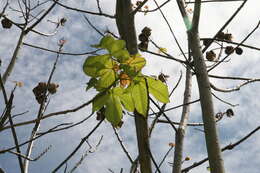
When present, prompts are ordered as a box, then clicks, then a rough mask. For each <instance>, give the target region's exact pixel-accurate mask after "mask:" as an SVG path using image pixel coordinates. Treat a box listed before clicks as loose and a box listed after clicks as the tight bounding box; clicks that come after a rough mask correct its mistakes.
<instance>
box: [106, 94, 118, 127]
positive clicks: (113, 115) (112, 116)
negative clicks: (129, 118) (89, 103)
mask: <svg viewBox="0 0 260 173" xmlns="http://www.w3.org/2000/svg"><path fill="white" fill-rule="evenodd" d="M105 106H106V111H105V116H106V119H107V120H108V121H109V122H110V123H111V124H112V125H113V126H117V125H118V124H119V123H120V121H121V119H122V106H121V103H120V98H119V96H118V95H117V94H114V92H113V90H112V91H110V92H109V95H108V99H107V102H106V104H105Z"/></svg>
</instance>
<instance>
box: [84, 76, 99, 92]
mask: <svg viewBox="0 0 260 173" xmlns="http://www.w3.org/2000/svg"><path fill="white" fill-rule="evenodd" d="M97 81H98V80H97V79H96V78H91V79H90V80H89V81H88V83H87V87H86V91H88V90H89V89H90V88H92V87H95V86H96V84H97Z"/></svg>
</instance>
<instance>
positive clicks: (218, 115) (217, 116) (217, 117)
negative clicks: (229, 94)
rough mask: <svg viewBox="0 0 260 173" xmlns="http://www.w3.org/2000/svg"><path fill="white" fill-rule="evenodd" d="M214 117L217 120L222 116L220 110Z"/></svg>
mask: <svg viewBox="0 0 260 173" xmlns="http://www.w3.org/2000/svg"><path fill="white" fill-rule="evenodd" d="M215 118H216V119H217V120H220V119H221V118H223V113H222V112H218V113H217V114H216V115H215Z"/></svg>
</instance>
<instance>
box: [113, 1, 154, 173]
mask: <svg viewBox="0 0 260 173" xmlns="http://www.w3.org/2000/svg"><path fill="white" fill-rule="evenodd" d="M131 12H132V8H131V0H117V3H116V24H117V28H118V32H119V34H120V37H121V39H123V40H125V41H126V47H127V50H128V51H129V53H130V54H132V55H134V54H136V53H138V48H137V39H136V31H135V23H134V15H133V14H131ZM134 114H135V126H136V135H137V142H138V150H139V163H140V165H141V172H142V173H151V172H152V166H151V158H150V153H149V148H150V146H149V137H148V124H147V118H145V117H144V116H143V115H140V114H139V113H138V112H137V111H135V112H134Z"/></svg>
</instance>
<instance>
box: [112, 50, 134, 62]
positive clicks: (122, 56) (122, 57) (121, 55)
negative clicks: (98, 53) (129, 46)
mask: <svg viewBox="0 0 260 173" xmlns="http://www.w3.org/2000/svg"><path fill="white" fill-rule="evenodd" d="M113 56H114V57H115V58H116V59H118V61H119V62H125V61H127V60H128V59H129V58H130V54H129V53H128V51H127V50H123V49H122V50H119V51H117V52H114V53H113Z"/></svg>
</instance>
